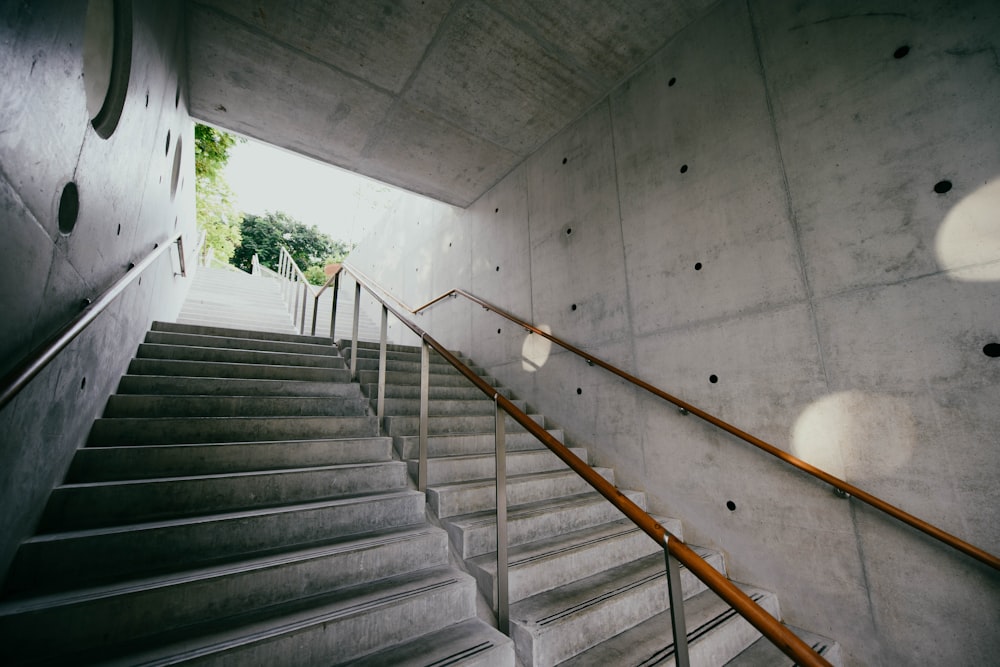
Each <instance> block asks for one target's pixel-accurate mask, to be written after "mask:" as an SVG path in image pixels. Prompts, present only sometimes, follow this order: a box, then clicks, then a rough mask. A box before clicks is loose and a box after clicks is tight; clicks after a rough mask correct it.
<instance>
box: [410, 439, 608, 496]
mask: <svg viewBox="0 0 1000 667" xmlns="http://www.w3.org/2000/svg"><path fill="white" fill-rule="evenodd" d="M570 451H572V452H573V453H574V454H576V455H577V456H578V457H580V458H581V459H583V460H585V461H586V460H587V450H586V449H582V448H572V449H571V450H570ZM418 463H419V462H418V461H415V460H413V459H410V460H409V461H407V465H408V466H409V472H410V475H411V476H415V475H416V474H417V465H418ZM565 469H566V464H565V463H563V462H562V460H561V459H559V457H557V456H556V455H555V454H553V453H552V452H550V451H549V450H547V449H546V450H538V451H529V452H511V453H509V454H507V474H508V475H527V474H529V473H538V472H548V471H551V470H565ZM487 477H496V459H495V457H493V456H478V457H460V458H441V459H428V460H427V483H428V484H431V485H434V484H450V483H454V482H463V481H466V480H473V479H484V478H487ZM588 490H589V489H588Z"/></svg>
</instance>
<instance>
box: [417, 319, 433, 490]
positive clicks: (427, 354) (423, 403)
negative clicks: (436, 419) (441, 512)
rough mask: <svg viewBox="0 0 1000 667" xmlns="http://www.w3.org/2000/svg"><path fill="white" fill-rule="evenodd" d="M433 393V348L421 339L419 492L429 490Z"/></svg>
mask: <svg viewBox="0 0 1000 667" xmlns="http://www.w3.org/2000/svg"><path fill="white" fill-rule="evenodd" d="M430 393H431V348H430V346H429V345H427V343H426V341H424V339H423V338H421V339H420V437H419V442H418V446H419V449H420V451H419V453H418V460H417V490H418V491H420V492H421V493H423V492H424V491H426V490H427V415H428V413H429V409H428V403H429V401H430Z"/></svg>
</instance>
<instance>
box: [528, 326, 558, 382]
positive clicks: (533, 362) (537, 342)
mask: <svg viewBox="0 0 1000 667" xmlns="http://www.w3.org/2000/svg"><path fill="white" fill-rule="evenodd" d="M538 328H539V329H541V330H542V331H544V332H545V333H547V334H550V333H552V327H550V326H549V325H548V324H539V325H538ZM551 350H552V342H551V341H550V340H549V339H548V338H543V337H542V336H539V335H537V334H526V335H525V337H524V343H523V344H522V345H521V368H523V369H524V370H526V371H529V372H531V373H534V372H535V371H537V370H538V369H539V368H541V367H542V366H544V365H545V362H546V361H548V360H549V352H551Z"/></svg>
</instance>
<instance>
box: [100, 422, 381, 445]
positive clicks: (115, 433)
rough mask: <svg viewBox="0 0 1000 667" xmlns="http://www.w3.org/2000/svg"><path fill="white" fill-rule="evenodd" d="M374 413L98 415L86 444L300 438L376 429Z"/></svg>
mask: <svg viewBox="0 0 1000 667" xmlns="http://www.w3.org/2000/svg"><path fill="white" fill-rule="evenodd" d="M376 422H377V420H376V418H375V417H154V418H148V419H146V418H114V419H104V418H102V419H98V420H96V421H95V422H94V426H93V428H92V429H91V431H90V439H89V440H88V445H95V446H108V445H171V444H194V443H201V442H253V441H259V440H306V439H313V438H352V437H365V436H373V435H378V424H377V423H376Z"/></svg>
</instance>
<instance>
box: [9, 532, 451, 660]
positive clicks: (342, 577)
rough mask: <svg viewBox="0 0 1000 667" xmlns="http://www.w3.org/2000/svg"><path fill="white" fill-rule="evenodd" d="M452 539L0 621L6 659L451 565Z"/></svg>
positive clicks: (331, 556)
mask: <svg viewBox="0 0 1000 667" xmlns="http://www.w3.org/2000/svg"><path fill="white" fill-rule="evenodd" d="M447 540H448V538H447V535H445V533H444V532H443V531H440V530H434V529H431V530H427V531H423V532H421V533H407V534H404V535H402V536H400V537H396V536H387V537H385V538H381V539H376V540H371V541H370V542H367V543H354V544H347V545H344V546H343V547H338V548H331V549H328V550H324V551H323V552H320V553H314V554H311V555H308V556H306V555H303V556H301V557H295V556H293V557H279V558H275V559H272V561H271V562H270V563H268V564H263V563H261V564H260V565H257V566H254V567H252V568H251V567H242V568H237V567H233V568H231V570H230V571H229V572H220V573H218V574H217V575H216V576H213V577H210V578H205V577H191V578H183V579H182V578H177V579H176V580H175V581H174V583H173V584H171V585H163V586H157V587H152V588H150V587H136V588H135V589H134V590H129V591H127V592H123V593H121V594H117V595H111V596H102V597H98V598H91V599H83V600H78V601H77V602H75V603H68V604H63V605H59V606H54V607H48V608H44V609H40V610H37V611H35V612H34V613H22V614H17V615H5V616H0V635H3V636H5V637H7V638H8V645H7V646H6V647H5V653H6V652H7V651H9V652H10V653H13V654H15V655H30V654H34V653H35V652H36V651H37V650H38V648H39V646H41V645H44V643H45V642H48V641H51V638H52V637H54V636H57V637H59V641H60V643H62V644H69V645H72V646H73V647H74V648H75V649H77V650H84V649H88V648H95V647H99V646H103V645H110V644H114V643H116V642H120V641H126V640H134V639H138V638H141V637H143V636H147V635H152V634H156V633H159V632H163V631H167V630H171V629H173V628H180V627H184V626H186V625H191V624H194V623H199V622H204V621H208V620H211V619H213V618H219V617H225V616H235V615H239V614H245V613H247V612H249V611H252V610H255V609H261V608H263V607H267V606H269V605H276V604H282V603H285V602H289V601H292V600H295V599H297V598H302V597H309V596H313V595H319V594H323V593H326V592H329V591H333V590H336V589H337V588H342V587H346V586H355V585H359V584H364V583H366V582H369V581H376V580H378V579H382V578H384V577H392V576H397V575H400V574H403V573H406V572H411V571H413V570H414V569H415V568H424V567H435V566H440V565H445V564H447V560H448V542H447Z"/></svg>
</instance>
